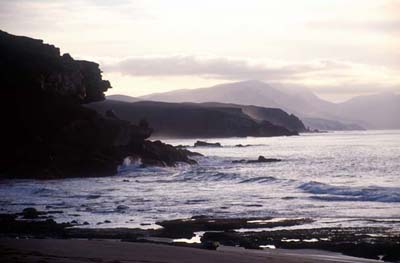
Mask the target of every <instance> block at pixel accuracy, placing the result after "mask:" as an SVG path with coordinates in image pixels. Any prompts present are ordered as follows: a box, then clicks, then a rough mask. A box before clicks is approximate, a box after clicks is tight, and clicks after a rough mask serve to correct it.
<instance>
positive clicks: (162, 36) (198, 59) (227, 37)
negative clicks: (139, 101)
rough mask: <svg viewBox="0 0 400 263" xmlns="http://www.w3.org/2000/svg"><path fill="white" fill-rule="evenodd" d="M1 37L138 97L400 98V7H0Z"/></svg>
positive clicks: (328, 2) (284, 1)
mask: <svg viewBox="0 0 400 263" xmlns="http://www.w3.org/2000/svg"><path fill="white" fill-rule="evenodd" d="M0 25H1V29H3V30H5V31H8V32H9V33H12V34H17V35H27V36H30V37H34V38H41V39H44V40H45V42H47V43H52V44H55V45H56V46H59V47H60V48H61V51H62V52H68V53H71V54H72V55H73V57H75V58H81V59H89V60H95V61H97V62H99V63H100V64H101V67H102V69H103V71H104V77H105V78H106V79H109V80H110V81H111V83H112V85H113V87H114V88H113V89H112V90H110V92H109V94H116V93H119V94H127V95H131V96H139V95H144V94H148V93H153V92H163V91H168V90H173V89H181V88H198V87H205V86H211V85H214V84H219V83H224V82H233V81H240V80H248V79H258V80H264V81H266V82H268V83H272V84H273V83H283V84H285V85H288V86H291V85H294V86H305V87H308V88H310V89H312V90H313V91H314V92H316V93H317V94H318V95H320V96H321V97H323V98H326V99H329V100H344V99H346V98H349V97H351V96H354V95H361V94H369V93H374V92H383V91H394V92H400V0H279V1H276V0H260V1H257V0H246V1H235V0H202V1H196V0H193V1H191V0H180V1H178V0H163V1H161V0H159V1H156V0H109V1H105V0H0Z"/></svg>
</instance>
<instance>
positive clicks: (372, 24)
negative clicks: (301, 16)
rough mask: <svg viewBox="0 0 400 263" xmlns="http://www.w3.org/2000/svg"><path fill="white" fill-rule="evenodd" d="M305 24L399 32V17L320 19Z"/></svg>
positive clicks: (332, 27) (318, 27) (342, 28)
mask: <svg viewBox="0 0 400 263" xmlns="http://www.w3.org/2000/svg"><path fill="white" fill-rule="evenodd" d="M307 26H308V27H310V28H314V29H331V30H332V29H333V30H346V31H349V30H356V31H369V32H377V33H400V19H387V20H377V21H336V20H321V21H311V22H308V23H307Z"/></svg>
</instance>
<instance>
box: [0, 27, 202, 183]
mask: <svg viewBox="0 0 400 263" xmlns="http://www.w3.org/2000/svg"><path fill="white" fill-rule="evenodd" d="M0 60H1V63H0V82H1V83H2V99H3V100H2V103H1V107H2V108H1V110H0V112H1V117H2V120H3V123H5V125H4V126H3V127H2V129H1V136H0V138H1V139H0V140H1V145H2V147H1V148H0V157H1V162H2V163H1V166H0V177H8V178H21V177H23V178H27V177H29V178H63V177H89V176H106V175H113V174H115V173H116V171H117V167H118V165H120V164H121V163H122V162H123V160H124V158H126V157H132V158H135V159H140V160H141V162H142V163H143V164H145V165H157V166H174V165H175V164H176V163H178V162H186V163H190V164H194V163H196V162H195V161H194V160H192V159H190V158H189V155H190V152H189V151H187V150H180V149H176V148H175V147H173V146H171V145H167V144H164V143H162V142H160V141H155V142H152V141H150V140H148V138H149V137H150V135H151V134H152V132H153V129H152V128H151V127H150V125H151V124H150V125H149V124H148V123H147V122H146V121H145V120H143V121H140V122H139V123H138V124H132V123H130V122H128V121H123V120H120V119H118V118H117V117H116V116H113V115H112V114H109V115H108V116H101V115H100V114H98V113H97V112H95V111H94V110H91V109H89V108H87V107H84V106H83V105H84V104H86V103H89V102H95V101H101V100H104V92H105V91H107V90H108V89H110V88H111V85H110V83H109V82H108V81H107V80H103V79H102V75H101V70H100V68H99V65H98V64H96V63H94V62H90V61H82V60H75V59H73V58H72V57H71V56H70V55H69V54H63V55H61V54H60V50H59V48H57V47H55V46H53V45H49V44H44V43H43V41H42V40H37V39H31V38H27V37H21V36H14V35H11V34H8V33H6V32H3V31H0Z"/></svg>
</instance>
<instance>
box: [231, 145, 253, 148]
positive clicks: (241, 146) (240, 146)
mask: <svg viewBox="0 0 400 263" xmlns="http://www.w3.org/2000/svg"><path fill="white" fill-rule="evenodd" d="M250 146H251V145H250V144H246V145H243V144H236V145H235V147H239V148H243V147H250Z"/></svg>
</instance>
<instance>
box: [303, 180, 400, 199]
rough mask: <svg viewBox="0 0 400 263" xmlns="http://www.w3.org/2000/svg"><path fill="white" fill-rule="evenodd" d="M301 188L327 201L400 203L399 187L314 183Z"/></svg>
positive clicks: (315, 197)
mask: <svg viewBox="0 0 400 263" xmlns="http://www.w3.org/2000/svg"><path fill="white" fill-rule="evenodd" d="M299 188H300V189H302V190H304V191H306V192H308V193H311V194H315V196H312V197H311V198H313V199H319V200H325V201H371V202H385V203H389V202H400V188H398V187H381V186H368V187H347V186H333V185H329V184H324V183H319V182H314V181H312V182H308V183H304V184H302V185H300V186H299Z"/></svg>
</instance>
